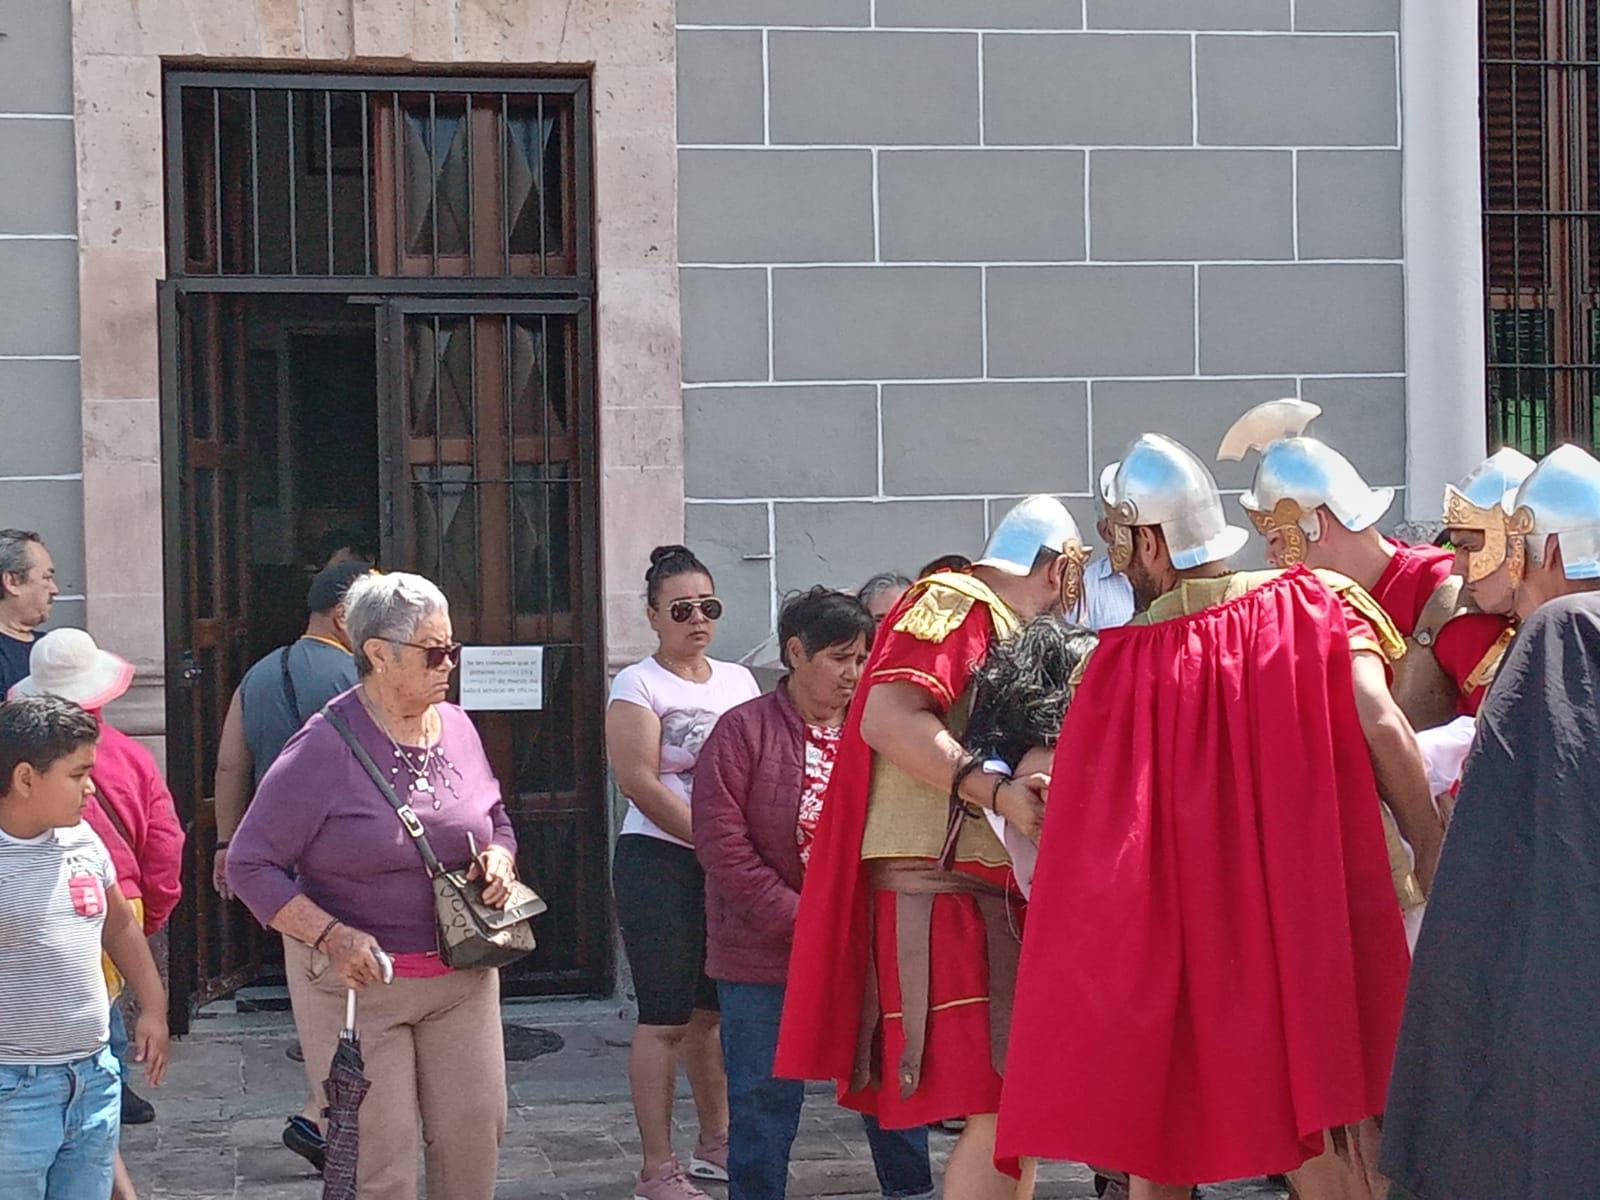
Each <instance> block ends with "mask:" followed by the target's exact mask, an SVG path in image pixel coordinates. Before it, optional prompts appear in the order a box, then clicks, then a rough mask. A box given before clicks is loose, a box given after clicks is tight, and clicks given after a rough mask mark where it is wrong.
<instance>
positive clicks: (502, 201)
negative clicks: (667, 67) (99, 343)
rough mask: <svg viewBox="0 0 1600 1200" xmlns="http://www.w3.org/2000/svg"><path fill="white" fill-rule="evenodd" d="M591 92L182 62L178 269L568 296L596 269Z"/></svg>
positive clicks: (171, 191)
mask: <svg viewBox="0 0 1600 1200" xmlns="http://www.w3.org/2000/svg"><path fill="white" fill-rule="evenodd" d="M588 86H589V85H588V83H587V81H585V80H582V79H566V78H544V79H539V80H520V79H494V78H491V79H481V78H480V79H458V78H453V77H430V78H418V77H415V76H410V77H406V78H403V79H402V78H395V79H392V80H391V79H388V78H385V77H381V76H322V75H282V74H272V73H257V74H243V73H226V74H224V73H219V72H201V71H174V72H170V73H169V74H168V76H167V95H166V103H167V121H168V137H169V139H170V141H169V144H171V145H174V146H182V147H183V153H182V155H181V156H172V157H171V159H170V162H169V178H168V180H167V188H168V195H169V197H173V198H175V199H176V202H175V203H174V204H173V205H172V208H171V210H170V212H169V217H168V247H169V250H168V257H169V264H168V265H169V270H170V271H171V272H172V273H173V274H175V275H177V274H181V275H186V276H189V277H207V276H209V277H213V278H244V277H271V278H275V279H283V278H294V279H314V278H323V279H330V280H331V279H349V278H358V277H369V278H370V277H374V276H379V277H401V278H404V277H413V278H428V279H450V278H456V279H460V278H471V279H473V280H484V279H500V280H506V279H513V278H514V279H519V280H525V281H528V283H527V286H526V288H525V289H524V290H525V291H531V292H543V291H558V290H559V291H571V290H573V288H574V283H575V282H580V281H585V280H587V279H588V278H589V277H590V276H591V275H592V267H591V263H592V235H591V221H590V214H589V212H588V199H587V198H588V196H589V194H590V186H589V179H590V173H591V161H592V153H591V150H590V129H589V116H588V101H587V88H588ZM580 287H581V282H580Z"/></svg>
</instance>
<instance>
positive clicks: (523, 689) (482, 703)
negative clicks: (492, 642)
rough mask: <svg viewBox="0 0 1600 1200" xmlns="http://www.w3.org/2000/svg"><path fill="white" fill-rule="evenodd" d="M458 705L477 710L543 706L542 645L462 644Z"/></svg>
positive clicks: (488, 710)
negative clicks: (459, 700)
mask: <svg viewBox="0 0 1600 1200" xmlns="http://www.w3.org/2000/svg"><path fill="white" fill-rule="evenodd" d="M461 707H462V708H466V709H472V710H475V711H478V712H528V711H531V710H535V709H541V708H543V707H544V647H543V646H467V647H465V648H463V649H462V651H461Z"/></svg>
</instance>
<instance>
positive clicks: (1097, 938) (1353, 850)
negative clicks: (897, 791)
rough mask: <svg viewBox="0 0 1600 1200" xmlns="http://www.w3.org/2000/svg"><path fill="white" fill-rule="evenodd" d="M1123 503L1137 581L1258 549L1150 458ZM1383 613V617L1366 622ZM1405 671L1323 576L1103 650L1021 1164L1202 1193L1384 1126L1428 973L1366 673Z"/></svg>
mask: <svg viewBox="0 0 1600 1200" xmlns="http://www.w3.org/2000/svg"><path fill="white" fill-rule="evenodd" d="M1108 499H1109V500H1110V502H1111V512H1112V514H1113V517H1112V520H1113V524H1114V528H1113V531H1112V532H1113V538H1112V546H1113V553H1114V554H1115V555H1116V556H1117V561H1118V562H1119V564H1120V565H1121V566H1122V567H1124V568H1126V567H1127V566H1128V565H1129V563H1130V561H1131V559H1132V556H1133V547H1134V540H1135V539H1134V530H1135V528H1136V527H1138V526H1148V525H1155V526H1159V528H1160V530H1161V533H1162V534H1163V535H1164V538H1165V541H1166V544H1167V547H1168V550H1169V552H1170V554H1171V558H1172V561H1173V564H1174V565H1175V566H1177V567H1178V568H1179V569H1180V570H1187V569H1190V568H1197V567H1202V566H1205V565H1207V564H1212V563H1218V562H1220V561H1221V560H1223V559H1225V558H1226V557H1227V556H1228V555H1229V554H1231V553H1232V552H1234V551H1236V550H1238V549H1239V548H1240V547H1241V546H1242V545H1243V543H1244V541H1245V532H1244V531H1243V530H1242V529H1237V528H1232V527H1230V526H1228V524H1227V522H1226V520H1225V518H1224V516H1223V512H1222V506H1221V501H1220V499H1219V497H1218V494H1217V490H1216V485H1215V482H1214V481H1213V480H1212V479H1211V476H1210V474H1209V472H1208V471H1207V470H1206V469H1205V467H1204V466H1203V465H1202V464H1201V463H1200V461H1199V460H1198V459H1197V458H1195V456H1194V455H1193V454H1192V453H1190V452H1189V451H1188V450H1187V449H1185V448H1184V447H1182V446H1180V445H1178V444H1177V443H1176V442H1173V441H1171V440H1170V439H1168V438H1165V437H1161V436H1159V435H1150V434H1147V435H1145V436H1144V437H1142V438H1140V439H1139V440H1138V441H1137V442H1135V443H1134V445H1133V446H1132V447H1130V449H1129V451H1128V453H1127V455H1126V456H1125V457H1124V459H1123V461H1122V463H1121V464H1120V466H1119V467H1118V470H1117V472H1116V475H1115V477H1114V479H1113V481H1112V485H1111V488H1110V492H1109V495H1108ZM1363 614H1367V615H1363ZM1385 645H1388V646H1390V647H1392V648H1393V649H1394V650H1396V651H1397V650H1398V635H1397V634H1396V633H1395V632H1394V630H1393V628H1392V625H1391V624H1390V622H1388V621H1387V619H1386V618H1385V617H1384V615H1383V614H1382V613H1381V611H1380V610H1378V609H1377V607H1376V605H1374V604H1373V603H1372V602H1371V600H1370V599H1369V598H1367V597H1365V596H1364V595H1363V594H1362V593H1361V590H1360V588H1358V587H1357V586H1356V585H1355V584H1353V583H1350V582H1349V581H1348V580H1343V579H1341V578H1339V577H1337V576H1319V575H1318V574H1316V573H1313V572H1311V571H1309V570H1306V569H1305V568H1304V567H1303V566H1302V567H1297V568H1293V569H1290V570H1288V571H1282V572H1262V573H1252V574H1247V575H1240V574H1223V575H1219V576H1215V577H1210V578H1198V577H1191V578H1189V579H1187V580H1185V581H1184V582H1183V583H1182V584H1181V585H1180V586H1179V587H1178V588H1176V589H1174V590H1173V591H1171V592H1169V593H1168V594H1167V595H1165V596H1163V597H1161V598H1160V599H1158V600H1156V601H1155V603H1154V604H1153V605H1151V607H1150V609H1149V610H1148V611H1147V612H1146V613H1145V614H1144V615H1143V616H1141V617H1140V618H1139V619H1138V620H1136V622H1135V623H1133V624H1131V625H1129V626H1126V627H1123V628H1120V629H1111V630H1106V631H1104V632H1103V633H1102V634H1101V635H1100V642H1099V645H1098V647H1097V648H1096V649H1095V651H1094V653H1093V655H1092V656H1091V657H1090V659H1089V661H1088V664H1087V667H1086V668H1085V670H1084V672H1083V678H1082V681H1081V683H1080V684H1079V687H1078V690H1077V693H1076V695H1075V697H1074V699H1073V701H1072V705H1071V707H1070V708H1069V710H1068V712H1067V717H1066V720H1065V722H1064V724H1063V727H1062V734H1061V740H1060V742H1059V744H1058V746H1057V749H1056V758H1055V767H1054V770H1053V773H1052V786H1051V794H1050V800H1049V804H1048V805H1047V807H1046V810H1045V829H1044V835H1043V837H1042V839H1041V841H1040V849H1039V862H1038V870H1037V874H1036V875H1035V878H1034V885H1033V893H1032V899H1031V901H1030V905H1029V933H1028V938H1027V941H1026V944H1025V945H1024V947H1023V954H1022V963H1021V970H1020V973H1019V976H1018V980H1017V995H1016V1008H1015V1016H1014V1019H1013V1024H1012V1031H1011V1054H1010V1057H1009V1059H1008V1061H1007V1073H1006V1081H1005V1095H1004V1099H1003V1103H1002V1106H1001V1111H1000V1125H999V1134H998V1143H997V1151H998V1153H999V1154H1000V1155H1001V1156H1003V1157H1005V1158H1014V1157H1017V1156H1039V1157H1043V1158H1055V1159H1071V1160H1078V1161H1085V1162H1092V1163H1096V1164H1100V1165H1103V1166H1104V1167H1106V1168H1114V1169H1116V1170H1120V1171H1126V1172H1128V1173H1130V1174H1133V1175H1137V1176H1140V1177H1142V1178H1146V1179H1150V1180H1154V1181H1157V1182H1160V1183H1167V1184H1177V1185H1188V1184H1192V1183H1197V1182H1209V1181H1214V1180H1222V1179H1233V1178H1239V1177H1242V1176H1249V1175H1260V1174H1265V1173H1270V1172H1280V1171H1292V1170H1294V1169H1295V1168H1297V1167H1299V1166H1300V1165H1301V1164H1302V1163H1305V1162H1306V1161H1307V1160H1310V1159H1314V1158H1317V1157H1318V1156H1320V1155H1322V1154H1323V1153H1324V1152H1325V1149H1326V1146H1327V1142H1328V1131H1330V1130H1343V1129H1344V1128H1345V1127H1347V1126H1351V1125H1356V1124H1358V1123H1360V1122H1362V1121H1363V1120H1364V1119H1367V1118H1370V1117H1372V1116H1373V1115H1374V1114H1377V1113H1379V1112H1381V1111H1382V1108H1383V1100H1384V1092H1385V1089H1386V1087H1387V1082H1388V1076H1389V1069H1390V1063H1391V1058H1392V1055H1393V1049H1394V1040H1395V1035H1396V1031H1397V1029H1398V1025H1399V1014H1400V1006H1401V1003H1402V999H1403V996H1404V990H1405V980H1406V971H1407V960H1408V954H1407V950H1406V943H1405V936H1404V933H1403V932H1402V927H1401V920H1400V914H1399V910H1398V909H1397V907H1396V905H1395V902H1394V893H1393V890H1392V887H1391V882H1390V874H1389V864H1388V860H1387V858H1386V856H1385V852H1384V838H1383V829H1382V823H1381V821H1380V819H1379V805H1378V792H1377V785H1376V782H1375V778H1374V774H1373V768H1372V764H1371V759H1370V757H1369V751H1368V747H1367V743H1366V741H1365V736H1364V734H1363V731H1362V728H1361V724H1360V720H1359V717H1358V714H1357V710H1356V705H1355V701H1354V683H1353V678H1354V669H1353V662H1352V658H1353V653H1358V652H1366V651H1369V650H1373V649H1377V650H1380V651H1381V650H1382V649H1383V648H1384V646H1385Z"/></svg>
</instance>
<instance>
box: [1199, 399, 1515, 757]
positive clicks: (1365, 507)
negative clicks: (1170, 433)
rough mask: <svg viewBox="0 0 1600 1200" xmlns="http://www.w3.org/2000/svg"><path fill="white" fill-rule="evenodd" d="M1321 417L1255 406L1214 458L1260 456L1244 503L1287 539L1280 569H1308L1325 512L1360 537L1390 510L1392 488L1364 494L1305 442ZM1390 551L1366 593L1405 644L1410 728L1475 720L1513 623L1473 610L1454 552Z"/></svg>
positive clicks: (1314, 409) (1359, 482)
mask: <svg viewBox="0 0 1600 1200" xmlns="http://www.w3.org/2000/svg"><path fill="white" fill-rule="evenodd" d="M1321 411H1322V410H1321V409H1320V408H1319V407H1318V406H1317V405H1315V404H1309V403H1307V402H1306V401H1303V400H1294V399H1288V400H1273V401H1270V402H1268V403H1266V404H1261V405H1257V406H1256V407H1255V408H1253V409H1251V410H1250V411H1249V412H1247V413H1245V415H1244V416H1242V417H1240V418H1239V420H1238V421H1236V422H1235V423H1234V425H1233V427H1232V428H1231V429H1230V430H1229V431H1228V433H1227V435H1226V436H1225V437H1224V438H1223V440H1222V445H1221V446H1220V447H1219V448H1218V450H1217V457H1218V458H1221V459H1229V460H1239V459H1242V458H1244V456H1245V455H1246V454H1247V453H1249V452H1250V451H1252V450H1254V451H1257V452H1259V453H1260V455H1261V462H1260V465H1259V466H1258V467H1257V468H1256V475H1255V480H1254V483H1253V484H1252V486H1251V488H1250V490H1249V491H1248V492H1246V493H1245V494H1244V495H1243V496H1241V497H1240V498H1239V502H1240V503H1241V504H1242V505H1243V506H1244V509H1245V511H1246V512H1247V513H1248V514H1249V515H1250V520H1251V522H1252V523H1253V524H1254V525H1255V527H1256V528H1257V529H1258V530H1259V531H1260V532H1261V534H1262V535H1263V536H1267V535H1269V534H1271V533H1273V532H1277V533H1278V534H1279V535H1280V536H1281V537H1282V539H1283V551H1282V552H1281V554H1280V555H1279V561H1280V565H1282V566H1291V565H1293V564H1295V563H1297V562H1300V561H1301V560H1303V559H1304V558H1305V557H1306V552H1307V546H1308V543H1312V542H1315V541H1317V540H1318V538H1319V537H1320V536H1321V532H1322V530H1321V524H1320V522H1319V519H1318V517H1317V510H1318V509H1319V508H1327V509H1328V511H1329V512H1331V513H1332V514H1333V516H1334V518H1335V519H1337V520H1338V521H1339V523H1340V524H1341V525H1343V526H1344V527H1345V528H1346V529H1348V530H1350V531H1351V532H1360V531H1361V530H1364V529H1370V528H1372V527H1373V526H1374V525H1376V524H1377V522H1378V520H1379V519H1380V518H1381V517H1382V516H1383V514H1384V513H1385V512H1387V511H1388V510H1389V507H1390V506H1391V505H1392V504H1393V503H1394V489H1393V488H1389V487H1380V488H1374V487H1370V486H1368V484H1367V482H1366V480H1364V479H1363V478H1362V477H1361V474H1360V472H1359V471H1357V470H1356V469H1355V467H1354V466H1353V465H1352V464H1351V463H1350V460H1349V459H1347V458H1345V456H1344V455H1342V454H1340V453H1339V452H1338V451H1337V450H1335V449H1334V448H1333V447H1331V446H1329V445H1327V444H1326V443H1324V442H1321V441H1318V440H1317V439H1316V438H1313V437H1307V436H1305V435H1304V431H1305V428H1306V426H1307V425H1309V424H1310V423H1311V421H1312V420H1313V419H1314V418H1316V417H1317V416H1318V414H1320V413H1321ZM1390 545H1391V546H1392V549H1393V553H1392V556H1391V557H1390V559H1389V565H1388V567H1387V569H1385V571H1384V572H1383V575H1382V576H1381V577H1380V578H1379V579H1378V581H1377V582H1376V583H1375V584H1374V585H1373V586H1372V587H1371V588H1370V594H1371V596H1372V598H1373V599H1374V600H1376V601H1377V602H1378V604H1379V605H1381V606H1382V608H1383V609H1384V611H1385V612H1387V613H1388V614H1389V617H1390V618H1391V619H1392V620H1393V621H1394V623H1395V625H1396V627H1397V628H1398V629H1399V630H1400V633H1401V635H1402V636H1403V637H1404V638H1405V641H1406V654H1405V655H1404V656H1403V657H1402V658H1401V659H1400V661H1399V662H1397V663H1396V664H1395V666H1394V679H1393V690H1394V696H1395V700H1396V701H1397V702H1398V703H1399V705H1400V708H1401V710H1402V711H1403V712H1404V713H1405V714H1406V716H1407V718H1408V719H1409V720H1410V721H1411V724H1412V726H1413V727H1414V728H1416V729H1428V728H1432V727H1433V726H1436V725H1442V724H1444V723H1445V722H1447V721H1449V720H1451V719H1452V718H1454V717H1456V716H1459V715H1462V714H1468V715H1470V714H1472V713H1474V712H1476V711H1477V708H1478V705H1479V704H1480V703H1482V700H1483V694H1484V686H1485V682H1486V681H1487V679H1488V678H1490V677H1491V676H1492V674H1493V670H1494V666H1495V664H1496V663H1498V661H1499V657H1500V655H1501V654H1503V653H1504V652H1505V647H1506V644H1507V643H1508V642H1509V640H1510V638H1509V636H1508V634H1507V629H1508V622H1507V620H1506V619H1505V618H1503V617H1499V616H1492V615H1489V614H1486V613H1481V612H1478V611H1477V610H1476V609H1475V608H1474V607H1473V605H1472V604H1471V602H1470V600H1468V599H1467V597H1466V596H1465V594H1464V592H1463V587H1464V581H1463V580H1462V578H1461V577H1460V576H1459V575H1457V574H1456V573H1455V556H1454V554H1453V553H1452V552H1451V551H1449V550H1445V549H1441V548H1439V547H1436V546H1412V545H1407V544H1404V543H1401V542H1391V543H1390Z"/></svg>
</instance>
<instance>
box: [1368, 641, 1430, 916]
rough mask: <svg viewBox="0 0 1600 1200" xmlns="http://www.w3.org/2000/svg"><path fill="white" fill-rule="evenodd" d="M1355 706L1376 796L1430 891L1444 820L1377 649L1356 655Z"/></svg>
mask: <svg viewBox="0 0 1600 1200" xmlns="http://www.w3.org/2000/svg"><path fill="white" fill-rule="evenodd" d="M1355 691H1356V711H1357V712H1358V713H1359V714H1360V717H1361V732H1362V733H1363V734H1364V735H1365V736H1366V739H1367V749H1368V751H1370V753H1371V755H1372V771H1373V774H1374V775H1375V776H1376V777H1377V782H1378V795H1379V796H1381V797H1382V798H1383V802H1384V803H1385V804H1387V805H1388V806H1389V811H1390V812H1392V813H1393V814H1394V819H1395V824H1396V825H1398V826H1399V827H1400V834H1401V836H1402V837H1404V838H1405V839H1406V841H1407V842H1409V843H1410V845H1411V849H1412V852H1413V853H1414V854H1415V855H1416V857H1417V861H1416V867H1415V872H1416V876H1417V883H1418V884H1420V885H1421V887H1422V890H1423V892H1425V893H1426V892H1431V891H1432V890H1433V873H1434V870H1435V869H1436V868H1437V867H1438V865H1439V850H1440V848H1441V847H1442V846H1443V844H1444V823H1443V822H1442V821H1440V819H1439V813H1438V810H1437V809H1435V808H1434V806H1433V797H1432V795H1431V794H1430V789H1429V787H1428V772H1427V768H1426V766H1424V764H1423V761H1422V748H1421V747H1420V746H1419V745H1418V744H1417V735H1416V734H1415V733H1413V732H1412V729H1411V722H1409V721H1407V720H1406V716H1405V714H1404V713H1403V712H1401V711H1400V706H1399V705H1397V704H1396V703H1395V702H1394V697H1393V696H1392V695H1391V694H1390V692H1389V685H1388V681H1387V679H1386V678H1385V676H1384V668H1383V660H1382V659H1381V658H1380V657H1379V656H1378V655H1376V654H1368V653H1361V654H1357V655H1356V656H1355Z"/></svg>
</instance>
